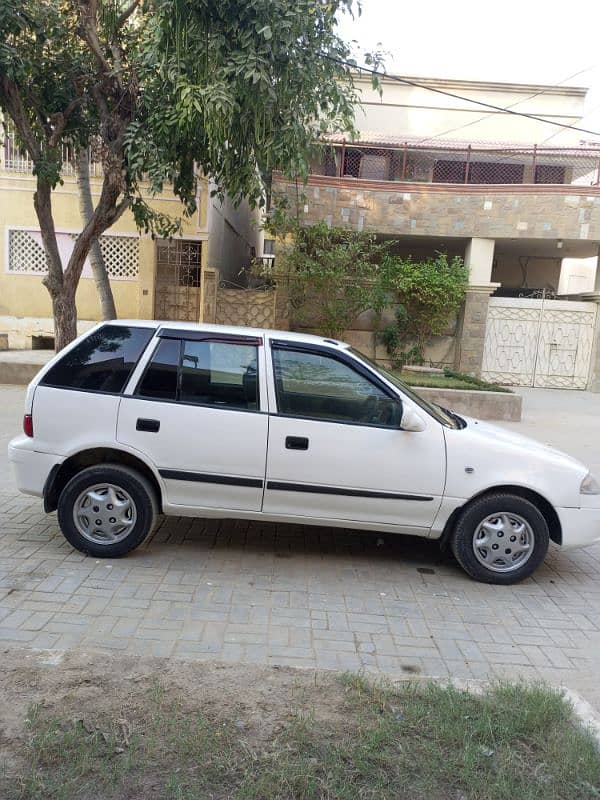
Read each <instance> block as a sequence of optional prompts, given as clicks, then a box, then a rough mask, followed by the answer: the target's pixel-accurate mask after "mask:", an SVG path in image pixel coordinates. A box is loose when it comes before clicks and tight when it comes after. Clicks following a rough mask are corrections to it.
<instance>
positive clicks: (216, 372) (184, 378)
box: [179, 341, 258, 410]
mask: <svg viewBox="0 0 600 800" xmlns="http://www.w3.org/2000/svg"><path fill="white" fill-rule="evenodd" d="M179 400H180V401H181V402H183V403H201V404H202V405H215V406H225V407H229V408H238V409H246V410H256V409H258V361H257V348H256V346H255V345H246V344H239V343H237V342H235V343H233V342H232V343H228V342H214V341H199V342H196V341H184V343H183V353H182V358H181V381H180V389H179Z"/></svg>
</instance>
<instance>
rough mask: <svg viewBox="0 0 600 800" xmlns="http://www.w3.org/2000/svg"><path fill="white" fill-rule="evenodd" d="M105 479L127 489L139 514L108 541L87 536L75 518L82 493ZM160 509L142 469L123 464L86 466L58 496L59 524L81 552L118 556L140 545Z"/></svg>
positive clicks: (110, 556)
mask: <svg viewBox="0 0 600 800" xmlns="http://www.w3.org/2000/svg"><path fill="white" fill-rule="evenodd" d="M104 483H106V484H112V485H114V486H116V487H119V488H120V489H122V490H124V491H125V492H126V493H127V494H128V495H129V497H130V499H131V500H132V501H133V504H134V511H135V515H136V516H135V523H134V525H133V527H132V528H131V530H130V531H129V532H128V533H127V534H126V536H125V537H124V538H121V539H120V540H119V541H116V542H114V543H106V544H104V543H98V542H95V541H91V540H90V539H88V538H86V537H85V536H84V535H83V534H82V533H81V532H80V531H79V530H78V528H77V525H76V524H75V519H74V510H75V505H76V503H77V500H78V498H79V497H80V496H81V494H82V493H83V492H85V490H86V489H88V488H91V487H94V486H98V485H101V484H104ZM109 508H112V506H109ZM91 513H92V514H93V511H92V512H91ZM157 513H158V504H157V499H156V494H155V491H154V489H153V487H152V485H151V484H150V483H149V481H148V480H147V479H146V478H145V477H144V476H143V475H140V473H139V472H136V470H134V469H131V468H130V467H126V466H123V465H121V464H99V465H98V466H97V467H87V468H86V469H83V470H82V471H81V472H78V473H77V474H76V475H75V476H74V477H73V478H71V480H70V481H69V482H68V483H67V485H66V486H65V487H64V489H63V490H62V492H61V494H60V497H59V500H58V524H59V525H60V529H61V531H62V532H63V534H64V536H65V538H66V539H67V540H68V541H69V542H70V543H71V544H72V545H73V547H75V548H77V550H81V552H82V553H87V554H89V555H92V556H97V557H100V558H118V557H119V556H124V555H126V554H127V553H129V552H131V551H132V550H133V549H134V548H136V547H138V545H140V544H141V543H142V542H143V541H144V539H145V538H146V537H147V536H148V534H149V533H150V532H151V531H152V529H153V528H154V525H155V523H156V516H157ZM111 521H112V520H111Z"/></svg>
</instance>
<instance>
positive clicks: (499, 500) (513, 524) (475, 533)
mask: <svg viewBox="0 0 600 800" xmlns="http://www.w3.org/2000/svg"><path fill="white" fill-rule="evenodd" d="M549 542H550V534H549V531H548V524H547V522H546V519H545V517H544V515H543V514H542V512H541V511H540V509H539V508H538V507H537V506H536V505H534V504H533V503H532V502H530V501H529V500H526V499H525V498H523V497H520V496H519V495H514V494H509V493H504V492H498V493H495V494H488V495H485V496H483V497H480V498H478V499H477V500H474V501H473V502H472V503H470V504H469V505H468V506H467V507H466V508H465V509H464V511H463V512H462V514H461V515H460V517H459V519H458V521H457V523H456V526H455V528H454V532H453V534H452V537H451V539H450V546H451V549H452V552H453V553H454V556H455V558H456V560H457V561H458V563H459V564H460V565H461V567H462V568H463V569H464V570H465V572H466V573H467V574H468V575H470V576H471V577H472V578H474V579H475V580H476V581H481V582H482V583H495V584H499V585H501V586H509V585H511V584H514V583H519V582H520V581H522V580H524V579H525V578H528V577H529V576H530V575H531V574H532V573H533V572H534V571H535V570H536V569H537V568H538V567H539V565H540V564H541V563H542V561H543V560H544V558H545V557H546V553H547V552H548V545H549Z"/></svg>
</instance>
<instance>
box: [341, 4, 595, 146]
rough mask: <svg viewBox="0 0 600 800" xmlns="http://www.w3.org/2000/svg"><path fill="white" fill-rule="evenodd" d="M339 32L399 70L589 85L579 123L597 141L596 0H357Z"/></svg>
mask: <svg viewBox="0 0 600 800" xmlns="http://www.w3.org/2000/svg"><path fill="white" fill-rule="evenodd" d="M339 32H340V34H341V35H342V36H343V37H344V38H345V39H347V40H357V41H358V49H359V50H362V51H369V50H375V49H383V50H384V51H385V52H386V56H385V67H386V71H387V72H390V73H395V74H397V75H403V76H419V77H432V78H462V79H467V80H495V81H508V82H511V81H512V82H515V83H543V84H550V85H557V84H560V85H565V86H568V85H570V86H585V87H589V89H590V91H589V92H588V96H587V98H586V106H585V118H584V120H583V122H582V125H583V127H585V128H590V129H591V130H593V131H598V133H599V136H598V141H599V142H600V2H599V0H576V2H568V0H562V2H557V0H497V2H489V0H487V2H486V0H452V1H451V2H449V1H448V0H444V2H442V1H441V0H429V2H423V1H422V0H421V2H407V1H406V0H362V15H361V16H360V18H358V19H355V20H352V19H351V18H350V17H349V16H348V15H344V17H342V18H341V20H340V24H339ZM576 73H578V74H576ZM585 138H586V139H590V140H592V137H588V136H587V135H586V136H585Z"/></svg>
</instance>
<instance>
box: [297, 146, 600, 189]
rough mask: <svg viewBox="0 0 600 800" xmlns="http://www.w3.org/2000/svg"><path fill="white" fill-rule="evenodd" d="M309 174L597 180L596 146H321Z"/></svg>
mask: <svg viewBox="0 0 600 800" xmlns="http://www.w3.org/2000/svg"><path fill="white" fill-rule="evenodd" d="M311 171H312V174H314V175H326V176H330V177H340V178H361V179H365V180H374V181H398V182H409V183H454V184H457V183H462V184H554V185H557V184H579V185H582V186H598V185H600V147H599V148H592V147H581V148H558V147H555V148H552V147H536V146H533V147H531V148H526V147H524V148H504V147H500V146H491V145H490V146H487V147H484V146H481V145H479V146H471V145H466V146H464V147H443V146H442V145H439V146H437V147H435V146H433V145H430V146H418V145H411V144H408V143H406V144H405V145H404V146H402V147H375V146H370V145H368V144H356V143H354V142H352V143H350V142H349V143H342V144H340V145H337V144H336V145H325V146H324V147H323V149H322V151H321V154H320V157H319V158H317V159H316V160H315V162H314V163H313V165H312V170H311Z"/></svg>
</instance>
